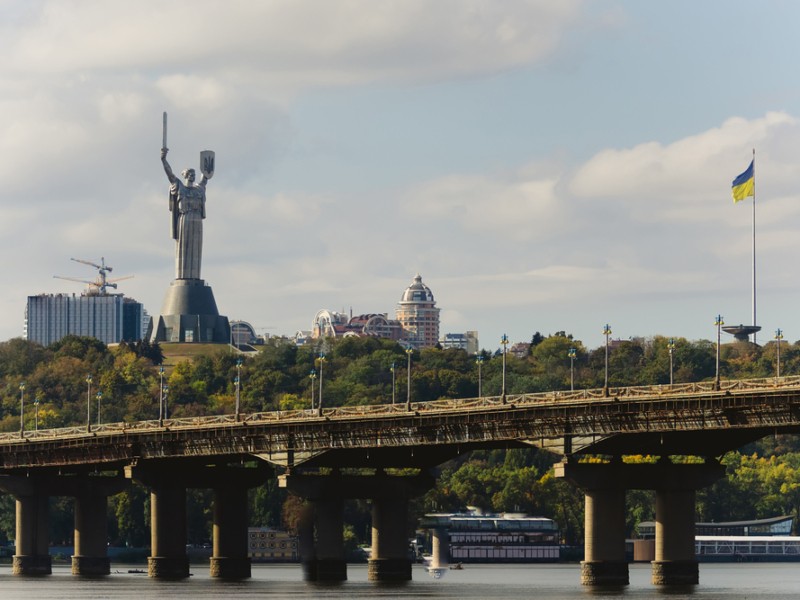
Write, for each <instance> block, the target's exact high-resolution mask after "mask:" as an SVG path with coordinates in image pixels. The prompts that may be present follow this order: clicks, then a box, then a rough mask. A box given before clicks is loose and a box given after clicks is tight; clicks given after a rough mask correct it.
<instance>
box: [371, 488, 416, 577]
mask: <svg viewBox="0 0 800 600" xmlns="http://www.w3.org/2000/svg"><path fill="white" fill-rule="evenodd" d="M407 521H408V499H407V498H403V497H400V498H376V499H374V500H373V501H372V556H371V558H370V560H369V580H370V581H410V580H411V559H410V558H409V552H408V534H407V532H406V523H407Z"/></svg>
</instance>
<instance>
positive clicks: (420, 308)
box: [396, 273, 439, 348]
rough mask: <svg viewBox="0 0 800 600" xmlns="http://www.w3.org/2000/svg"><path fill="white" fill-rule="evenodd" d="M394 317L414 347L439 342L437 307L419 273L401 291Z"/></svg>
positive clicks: (428, 346)
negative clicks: (401, 294)
mask: <svg viewBox="0 0 800 600" xmlns="http://www.w3.org/2000/svg"><path fill="white" fill-rule="evenodd" d="M396 318H397V320H398V321H400V324H401V325H402V327H403V330H404V332H405V333H404V338H405V339H406V340H407V341H408V342H409V343H410V344H411V345H412V346H414V347H415V348H430V347H433V346H435V345H436V344H437V343H438V342H439V309H438V308H436V300H435V299H434V298H433V292H431V290H430V288H429V287H428V286H427V285H425V284H424V283H422V277H421V276H420V275H419V273H417V276H416V277H414V281H413V282H412V283H411V285H410V286H408V287H407V288H406V291H405V292H403V296H402V297H401V298H400V302H399V303H398V304H397V312H396Z"/></svg>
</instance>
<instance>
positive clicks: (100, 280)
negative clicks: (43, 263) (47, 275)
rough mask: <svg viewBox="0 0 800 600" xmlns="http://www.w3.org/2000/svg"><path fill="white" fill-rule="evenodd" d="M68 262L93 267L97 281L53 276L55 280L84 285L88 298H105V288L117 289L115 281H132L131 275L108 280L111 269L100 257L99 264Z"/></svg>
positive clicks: (87, 261) (80, 261) (85, 261)
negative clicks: (85, 285)
mask: <svg viewBox="0 0 800 600" xmlns="http://www.w3.org/2000/svg"><path fill="white" fill-rule="evenodd" d="M70 260H74V261H75V262H79V263H81V264H84V265H89V266H90V267H94V268H95V269H97V273H98V274H97V279H95V280H94V281H89V280H87V279H77V278H76V277H62V276H61V275H53V277H54V278H56V279H66V280H67V281H77V282H78V283H85V284H87V285H88V286H89V287H88V288H87V290H86V294H87V295H89V296H105V295H107V293H108V292H107V291H106V288H114V289H117V281H123V280H124V279H133V275H126V276H124V277H116V278H114V279H108V277H107V276H106V275H107V274H108V273H110V272H111V271H113V268H112V267H109V266H107V265H106V259H105V258H103V257H102V256H101V257H100V264H99V265H98V264H97V263H93V262H91V261H89V260H81V259H80V258H70Z"/></svg>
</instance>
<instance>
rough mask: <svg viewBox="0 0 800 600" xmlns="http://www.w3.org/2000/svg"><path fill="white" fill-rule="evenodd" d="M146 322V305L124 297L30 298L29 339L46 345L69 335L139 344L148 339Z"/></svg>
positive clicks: (27, 327) (28, 309)
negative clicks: (136, 342)
mask: <svg viewBox="0 0 800 600" xmlns="http://www.w3.org/2000/svg"><path fill="white" fill-rule="evenodd" d="M146 321H147V318H146V311H145V310H144V307H143V306H142V304H141V303H139V302H137V301H136V300H134V299H132V298H125V297H124V296H123V295H122V294H82V295H80V296H76V295H75V294H39V295H38V296H28V303H27V306H26V308H25V337H26V339H28V340H30V341H32V342H37V343H39V344H42V345H43V346H48V345H50V344H52V343H54V342H57V341H59V340H60V339H61V338H63V337H65V336H67V335H80V336H86V337H93V338H96V339H98V340H100V341H101V342H103V343H105V344H117V343H119V342H121V341H122V340H125V341H128V342H135V341H138V340H141V339H142V337H143V336H144V334H145V330H144V329H143V328H144V327H146V325H145V322H146Z"/></svg>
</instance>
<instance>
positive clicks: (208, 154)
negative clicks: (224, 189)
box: [200, 150, 214, 179]
mask: <svg viewBox="0 0 800 600" xmlns="http://www.w3.org/2000/svg"><path fill="white" fill-rule="evenodd" d="M200 172H201V173H202V174H203V175H205V176H206V179H211V178H212V177H213V176H214V151H213V150H203V151H202V152H200Z"/></svg>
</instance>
